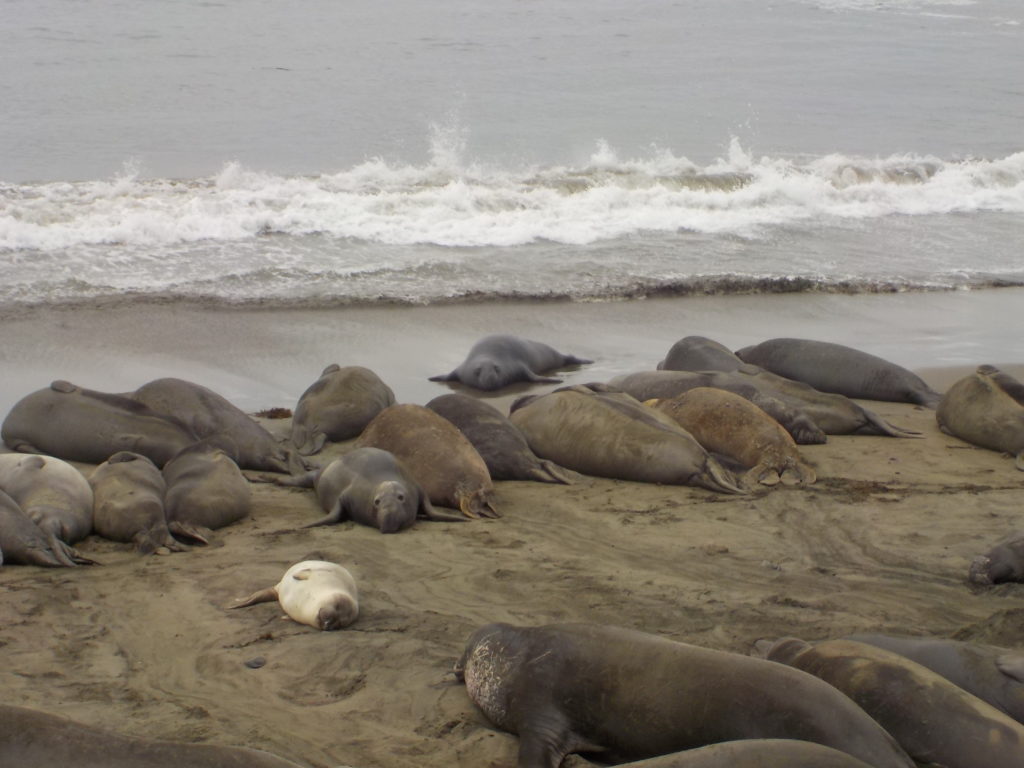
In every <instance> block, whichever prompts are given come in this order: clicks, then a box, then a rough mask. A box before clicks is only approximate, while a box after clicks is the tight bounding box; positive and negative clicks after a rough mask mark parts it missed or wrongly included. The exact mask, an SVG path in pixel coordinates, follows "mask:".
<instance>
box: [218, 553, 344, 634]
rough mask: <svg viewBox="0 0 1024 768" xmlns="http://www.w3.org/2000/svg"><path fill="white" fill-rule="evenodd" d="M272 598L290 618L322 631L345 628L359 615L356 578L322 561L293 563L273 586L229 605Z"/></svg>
mask: <svg viewBox="0 0 1024 768" xmlns="http://www.w3.org/2000/svg"><path fill="white" fill-rule="evenodd" d="M273 600H277V601H278V602H279V603H280V604H281V609H282V610H283V611H284V612H285V613H287V614H288V617H289V618H291V619H292V620H293V621H297V622H298V623H299V624H308V625H309V626H311V627H315V628H317V629H322V630H325V631H327V630H332V629H341V628H342V627H347V626H348V625H349V624H351V623H352V622H353V621H355V620H356V618H357V617H358V616H359V591H358V590H357V589H356V580H355V579H353V578H352V574H351V573H349V572H348V569H346V568H344V567H342V566H340V565H338V564H337V563H329V562H327V561H325V560H303V561H302V562H301V563H296V564H295V565H293V566H292V567H291V568H289V569H288V570H287V571H285V573H284V576H282V577H281V580H280V581H279V582H277V584H276V585H275V586H273V587H267V588H266V589H261V590H259V591H258V592H253V593H252V594H251V595H249V597H247V598H244V599H243V600H240V601H239V602H237V603H235V604H234V605H232V606H231V607H232V608H244V607H245V606H248V605H255V604H256V603H269V602H271V601H273Z"/></svg>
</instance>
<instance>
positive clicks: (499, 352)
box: [429, 334, 593, 391]
mask: <svg viewBox="0 0 1024 768" xmlns="http://www.w3.org/2000/svg"><path fill="white" fill-rule="evenodd" d="M592 362H593V360H584V359H583V358H580V357H575V356H573V355H565V354H562V353H561V352H558V351H557V350H555V349H553V348H551V347H549V346H548V345H547V344H543V343H541V342H539V341H531V340H529V339H523V338H520V337H518V336H508V335H504V334H496V335H494V336H485V337H484V338H482V339H480V341H478V342H477V343H476V344H474V345H473V346H472V347H471V348H470V350H469V355H467V357H466V359H465V360H464V361H463V362H462V364H461V365H460V366H459V367H458V368H456V369H455V370H454V371H452V372H451V373H447V374H442V375H440V376H431V377H430V379H429V380H430V381H458V382H461V383H463V384H465V385H466V386H469V387H475V388H476V389H482V390H486V391H490V390H495V389H501V388H502V387H505V386H508V385H509V384H514V383H516V382H517V381H530V382H535V383H543V384H550V383H554V384H557V383H559V382H561V379H554V378H550V377H544V376H541V375H540V374H542V373H545V372H546V371H552V370H554V369H556V368H565V367H566V366H570V365H587V364H588V363H592Z"/></svg>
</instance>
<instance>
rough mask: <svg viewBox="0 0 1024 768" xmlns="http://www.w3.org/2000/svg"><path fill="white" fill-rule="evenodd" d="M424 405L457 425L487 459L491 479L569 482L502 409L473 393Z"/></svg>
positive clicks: (445, 396) (561, 471)
mask: <svg viewBox="0 0 1024 768" xmlns="http://www.w3.org/2000/svg"><path fill="white" fill-rule="evenodd" d="M427 408H429V409H430V410H432V411H433V412H434V413H437V414H440V415H441V416H443V417H444V418H446V419H448V421H450V422H451V423H452V424H454V425H455V426H456V427H458V428H459V431H460V432H462V434H464V435H465V436H466V438H467V439H468V440H469V442H471V443H472V444H473V447H474V448H476V449H477V451H478V452H479V454H480V457H481V458H482V459H483V460H484V461H485V462H486V463H487V470H488V471H489V472H490V473H491V479H492V480H536V481H537V482H541V483H565V484H571V483H572V480H571V478H570V477H569V476H568V474H567V472H566V471H565V470H564V469H562V468H561V467H559V466H558V465H557V464H555V463H554V462H551V461H548V460H547V459H541V458H538V457H537V455H536V454H535V453H534V452H533V451H531V450H530V446H529V445H527V443H526V438H525V437H524V436H523V433H522V432H521V431H520V430H519V428H518V427H516V426H515V425H514V424H513V423H512V422H510V421H509V420H508V419H507V418H505V416H504V415H502V413H501V411H499V410H498V409H497V408H495V407H494V406H493V405H489V404H487V403H485V402H483V401H482V400H477V399H476V398H475V397H467V396H466V395H458V394H452V395H440V396H438V397H435V398H434V399H433V400H431V401H430V402H429V403H427Z"/></svg>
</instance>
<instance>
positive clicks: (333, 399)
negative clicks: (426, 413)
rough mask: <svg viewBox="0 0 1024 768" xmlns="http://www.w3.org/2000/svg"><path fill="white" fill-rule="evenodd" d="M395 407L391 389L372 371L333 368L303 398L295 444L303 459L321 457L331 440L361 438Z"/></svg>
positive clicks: (297, 408) (295, 418)
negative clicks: (378, 415) (373, 423)
mask: <svg viewBox="0 0 1024 768" xmlns="http://www.w3.org/2000/svg"><path fill="white" fill-rule="evenodd" d="M394 404H395V393H394V392H392V391H391V387H389V386H388V385H387V384H385V383H384V382H383V381H381V378H380V377H379V376H378V375H377V374H376V373H374V372H373V371H371V370H370V369H369V368H363V367H361V366H358V365H350V366H347V367H345V368H342V367H341V366H339V365H338V364H337V363H335V364H332V365H329V366H327V367H326V368H324V371H323V373H321V374H320V378H319V379H317V380H316V381H314V382H313V383H312V384H310V386H309V388H308V389H306V391H305V392H303V393H302V396H301V397H300V398H299V402H298V404H297V405H296V406H295V415H294V416H293V417H292V437H291V441H292V443H293V444H294V445H295V447H296V448H297V449H298V451H299V453H301V454H302V455H303V456H309V455H310V454H314V453H319V452H320V449H322V448H323V447H324V443H325V442H327V441H328V440H329V441H331V442H334V443H339V442H341V441H343V440H350V439H352V438H353V437H358V436H359V433H360V432H362V431H363V429H365V428H366V425H367V424H369V423H370V422H371V421H372V420H373V417H374V416H376V415H377V414H378V413H380V412H381V411H383V410H384V409H385V408H387V407H388V406H389V405H394Z"/></svg>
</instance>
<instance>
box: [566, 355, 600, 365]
mask: <svg viewBox="0 0 1024 768" xmlns="http://www.w3.org/2000/svg"><path fill="white" fill-rule="evenodd" d="M592 362H594V361H593V360H587V359H586V358H584V357H576V355H565V356H564V358H563V359H562V365H590V364H591V363H592Z"/></svg>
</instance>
